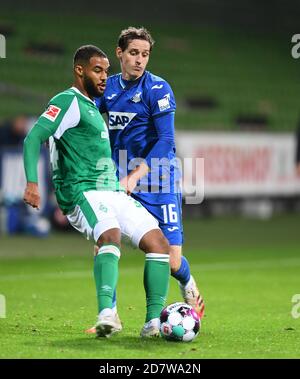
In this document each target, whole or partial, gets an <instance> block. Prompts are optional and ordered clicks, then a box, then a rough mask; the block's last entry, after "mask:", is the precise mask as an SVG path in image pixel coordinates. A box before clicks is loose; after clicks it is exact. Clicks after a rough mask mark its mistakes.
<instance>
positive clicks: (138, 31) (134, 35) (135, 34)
mask: <svg viewBox="0 0 300 379" xmlns="http://www.w3.org/2000/svg"><path fill="white" fill-rule="evenodd" d="M134 39H142V40H144V41H148V42H149V43H150V51H151V50H152V47H153V45H154V39H153V38H152V37H151V34H150V33H149V32H148V30H147V29H145V28H144V27H140V28H135V27H134V26H129V28H127V29H124V30H122V31H121V34H120V35H119V40H118V46H119V47H120V48H121V50H122V51H125V50H126V49H127V47H128V45H129V43H130V42H131V41H132V40H134Z"/></svg>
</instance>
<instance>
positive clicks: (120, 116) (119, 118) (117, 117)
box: [108, 112, 137, 130]
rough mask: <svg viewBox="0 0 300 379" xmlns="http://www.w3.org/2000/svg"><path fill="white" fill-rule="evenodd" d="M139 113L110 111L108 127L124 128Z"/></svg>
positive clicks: (112, 128) (113, 128)
mask: <svg viewBox="0 0 300 379" xmlns="http://www.w3.org/2000/svg"><path fill="white" fill-rule="evenodd" d="M136 115H137V113H128V112H109V116H108V127H109V129H110V130H116V129H124V128H126V126H127V125H128V124H129V123H130V121H131V120H132V119H133V118H134V117H135V116H136Z"/></svg>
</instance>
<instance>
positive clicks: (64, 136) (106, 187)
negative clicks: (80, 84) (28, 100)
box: [24, 87, 120, 213]
mask: <svg viewBox="0 0 300 379" xmlns="http://www.w3.org/2000/svg"><path fill="white" fill-rule="evenodd" d="M35 135H37V136H38V139H39V142H40V143H41V142H44V140H46V139H47V138H49V137H50V138H49V147H50V161H51V165H52V171H53V182H54V187H55V193H56V197H57V201H58V204H59V206H60V208H61V209H62V211H63V212H64V213H68V212H70V211H71V210H72V209H74V207H75V205H76V204H77V203H78V201H79V199H80V194H81V193H82V192H85V191H91V190H100V191H117V190H119V189H120V186H119V182H118V180H117V177H116V172H115V165H114V162H113V160H112V159H111V149H110V142H109V134H108V130H107V127H106V124H105V121H104V119H103V118H102V116H101V114H100V113H99V111H98V109H97V107H96V105H95V103H94V102H93V101H92V100H91V99H89V98H88V97H86V96H84V95H83V94H82V93H81V92H80V91H79V90H78V89H77V88H75V87H72V88H70V89H68V90H66V91H64V92H61V93H59V94H58V95H56V96H55V97H54V98H53V99H51V100H50V102H49V104H48V108H47V110H46V111H45V112H44V113H43V114H42V115H41V116H40V117H39V119H38V121H37V122H36V124H35V125H34V127H33V129H32V130H31V132H30V133H29V135H28V136H27V138H26V140H25V144H24V162H25V171H26V176H27V181H34V182H36V181H37V180H36V171H35V168H34V167H31V166H32V162H35V157H32V156H31V150H33V151H34V150H35V146H34V143H35V140H36V139H35V138H34V137H35ZM31 137H32V138H31ZM30 147H32V149H31V148H30Z"/></svg>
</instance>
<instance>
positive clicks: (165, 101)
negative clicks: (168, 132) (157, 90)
mask: <svg viewBox="0 0 300 379" xmlns="http://www.w3.org/2000/svg"><path fill="white" fill-rule="evenodd" d="M157 104H158V107H159V110H160V111H161V112H162V111H165V110H166V109H169V108H171V105H170V94H169V93H167V94H166V95H165V96H164V97H163V98H162V99H160V100H158V101H157Z"/></svg>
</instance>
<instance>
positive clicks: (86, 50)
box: [73, 45, 107, 66]
mask: <svg viewBox="0 0 300 379" xmlns="http://www.w3.org/2000/svg"><path fill="white" fill-rule="evenodd" d="M92 57H100V58H107V55H106V54H105V53H104V52H103V51H102V50H101V49H99V47H97V46H94V45H84V46H81V47H79V48H78V49H77V50H76V51H75V54H74V58H73V63H74V66H75V65H76V64H80V65H86V64H87V63H89V61H90V59H91V58H92Z"/></svg>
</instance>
